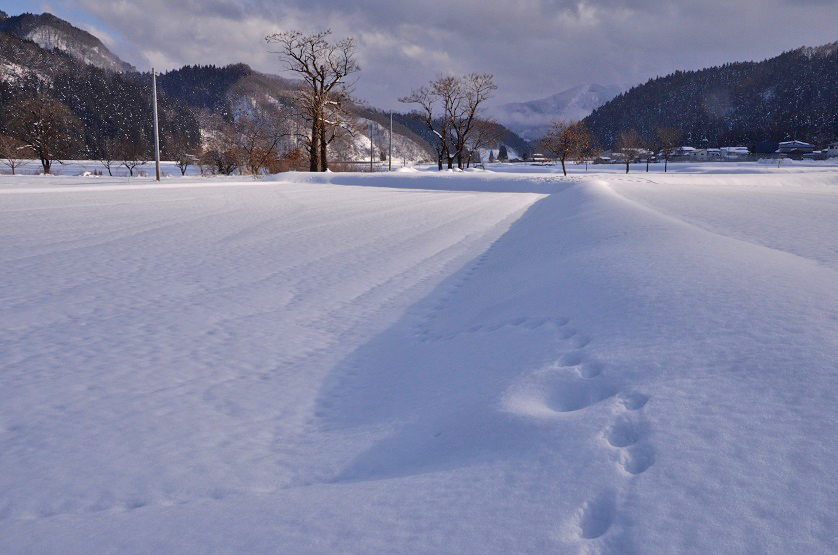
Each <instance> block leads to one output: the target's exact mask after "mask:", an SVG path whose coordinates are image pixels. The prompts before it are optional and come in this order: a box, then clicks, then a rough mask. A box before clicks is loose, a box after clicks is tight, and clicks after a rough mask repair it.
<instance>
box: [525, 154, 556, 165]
mask: <svg viewBox="0 0 838 555" xmlns="http://www.w3.org/2000/svg"><path fill="white" fill-rule="evenodd" d="M551 161H552V160H550V159H549V158H547V157H546V156H544V155H543V154H541V153H540V152H533V154H532V156H531V157H530V162H532V163H533V164H547V163H549V162H551Z"/></svg>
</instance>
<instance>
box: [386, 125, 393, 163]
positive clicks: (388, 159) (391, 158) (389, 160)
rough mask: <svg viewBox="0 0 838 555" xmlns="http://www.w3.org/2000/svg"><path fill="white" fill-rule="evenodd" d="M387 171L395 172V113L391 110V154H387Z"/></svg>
mask: <svg viewBox="0 0 838 555" xmlns="http://www.w3.org/2000/svg"><path fill="white" fill-rule="evenodd" d="M387 171H389V172H391V171H393V111H392V110H390V152H389V153H388V154H387Z"/></svg>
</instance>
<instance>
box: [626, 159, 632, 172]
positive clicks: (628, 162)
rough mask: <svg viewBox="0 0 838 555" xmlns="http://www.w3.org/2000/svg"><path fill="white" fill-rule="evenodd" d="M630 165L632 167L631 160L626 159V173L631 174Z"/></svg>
mask: <svg viewBox="0 0 838 555" xmlns="http://www.w3.org/2000/svg"><path fill="white" fill-rule="evenodd" d="M630 165H631V160H629V159H628V158H626V173H628V172H629V166H630Z"/></svg>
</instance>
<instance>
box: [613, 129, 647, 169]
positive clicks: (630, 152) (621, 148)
mask: <svg viewBox="0 0 838 555" xmlns="http://www.w3.org/2000/svg"><path fill="white" fill-rule="evenodd" d="M615 150H616V151H617V152H619V153H620V155H621V156H622V157H623V160H624V161H625V163H626V173H628V172H629V166H630V165H631V163H632V162H633V161H634V160H635V158H637V157H638V156H639V155H640V152H641V151H642V150H643V137H641V136H640V133H638V132H637V131H635V130H634V129H628V130H626V131H623V132H621V133H620V136H619V137H618V138H617V145H616V148H615Z"/></svg>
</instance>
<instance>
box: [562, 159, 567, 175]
mask: <svg viewBox="0 0 838 555" xmlns="http://www.w3.org/2000/svg"><path fill="white" fill-rule="evenodd" d="M562 173H563V174H564V175H565V177H567V170H566V169H565V167H564V156H562Z"/></svg>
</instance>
